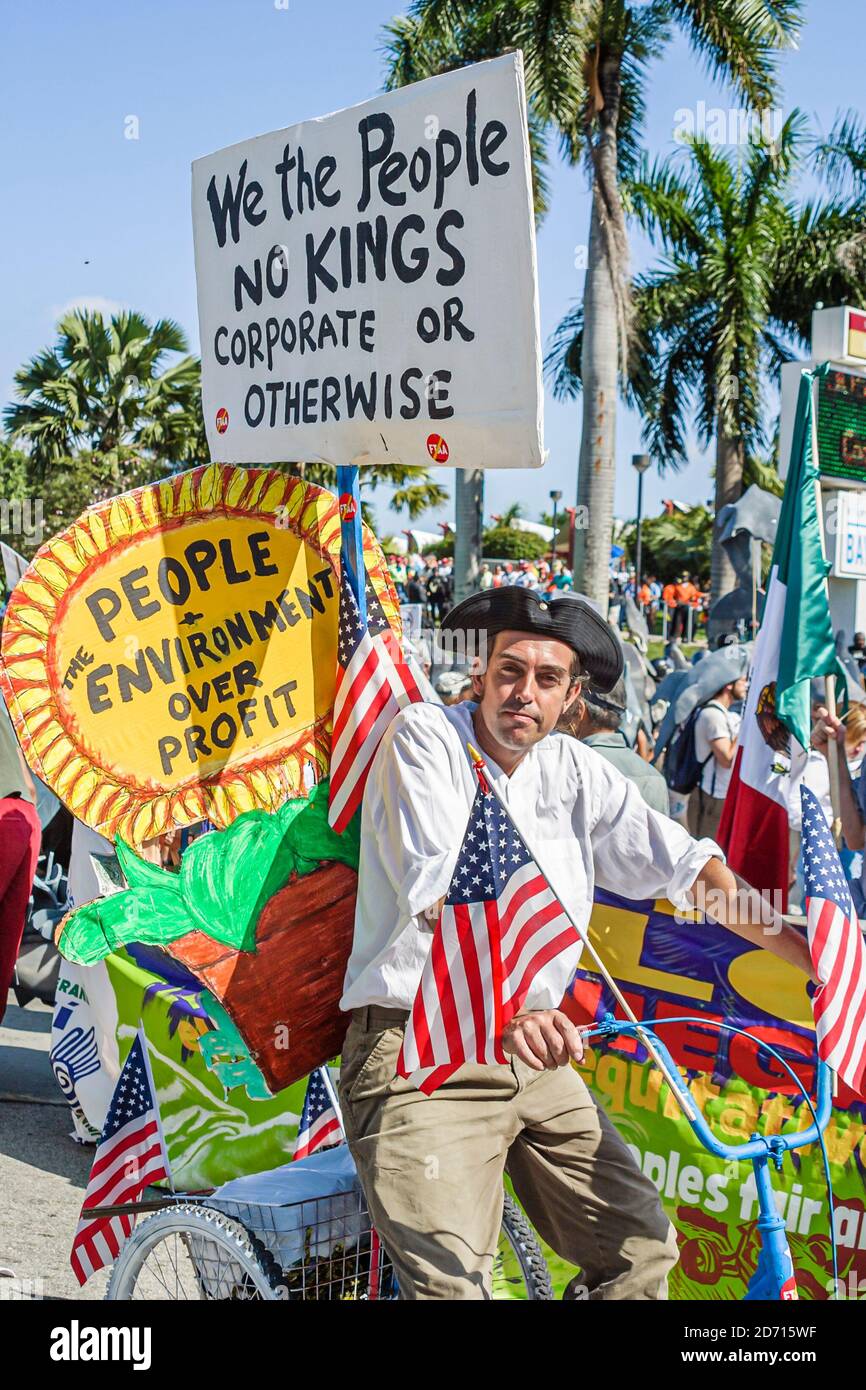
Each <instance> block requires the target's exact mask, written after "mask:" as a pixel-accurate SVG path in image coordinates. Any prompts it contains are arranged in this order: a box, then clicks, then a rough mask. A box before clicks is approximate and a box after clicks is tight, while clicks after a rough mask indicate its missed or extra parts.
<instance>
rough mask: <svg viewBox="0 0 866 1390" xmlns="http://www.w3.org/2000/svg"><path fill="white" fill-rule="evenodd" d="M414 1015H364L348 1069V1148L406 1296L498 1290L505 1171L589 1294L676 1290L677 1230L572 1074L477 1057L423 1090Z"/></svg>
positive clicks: (652, 1295)
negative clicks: (409, 1019)
mask: <svg viewBox="0 0 866 1390" xmlns="http://www.w3.org/2000/svg"><path fill="white" fill-rule="evenodd" d="M404 1018H405V1015H399V1014H396V1013H394V1012H392V1011H390V1010H383V1009H375V1008H369V1009H357V1010H355V1012H354V1014H353V1016H352V1022H351V1025H350V1027H349V1032H348V1034H347V1036H346V1042H345V1044H344V1047H343V1057H342V1069H341V1075H340V1100H341V1104H342V1108H343V1118H344V1122H345V1128H346V1136H347V1138H348V1141H349V1148H350V1149H351V1151H352V1155H353V1157H354V1159H355V1162H356V1164H357V1166H358V1173H359V1175H360V1178H361V1182H362V1184H363V1187H364V1191H365V1194H366V1197H367V1202H368V1204H369V1207H370V1213H371V1216H372V1218H373V1222H374V1224H375V1226H376V1228H377V1230H378V1231H379V1234H380V1236H381V1237H382V1240H383V1242H384V1244H385V1247H386V1248H387V1250H388V1253H389V1255H390V1257H391V1259H392V1260H393V1262H394V1267H395V1270H396V1274H397V1279H398V1282H399V1285H400V1293H401V1297H403V1298H408V1299H433V1298H449V1299H483V1298H489V1297H490V1285H491V1272H492V1266H493V1258H494V1254H495V1251H496V1246H497V1241H498V1238H499V1231H500V1223H501V1219H502V1191H503V1187H502V1183H503V1174H504V1172H505V1171H506V1170H507V1171H508V1174H509V1176H510V1178H511V1180H512V1182H513V1184H514V1190H515V1192H516V1193H517V1196H518V1197H519V1199H520V1202H521V1203H522V1205H523V1207H524V1209H525V1210H526V1213H527V1215H528V1217H529V1219H530V1221H531V1222H532V1224H533V1225H534V1226H535V1229H536V1230H537V1231H538V1233H539V1235H541V1236H542V1237H543V1238H544V1239H545V1240H546V1241H547V1242H548V1244H549V1245H551V1246H552V1247H553V1249H554V1250H555V1251H556V1252H557V1253H558V1254H559V1255H560V1256H561V1257H562V1258H563V1259H565V1260H567V1261H569V1262H570V1263H571V1264H573V1265H576V1266H578V1267H579V1268H580V1269H581V1271H582V1274H581V1279H582V1282H583V1283H584V1284H585V1285H586V1286H587V1287H588V1289H589V1290H590V1297H591V1298H609V1299H659V1298H665V1297H666V1296H667V1273H668V1270H669V1269H670V1268H671V1267H672V1265H674V1264H675V1263H676V1258H677V1245H676V1238H675V1233H674V1230H673V1227H672V1226H671V1224H670V1222H669V1221H668V1219H667V1217H666V1216H665V1214H664V1211H663V1210H662V1206H661V1203H660V1201H659V1196H658V1192H657V1191H656V1188H655V1186H654V1185H653V1183H651V1182H650V1181H649V1179H648V1178H645V1177H644V1176H643V1174H642V1173H641V1172H640V1170H639V1168H638V1167H637V1165H636V1163H635V1161H634V1159H633V1157H632V1155H631V1154H630V1152H629V1150H628V1149H627V1148H626V1146H625V1143H624V1141H623V1140H622V1139H621V1138H620V1135H619V1134H618V1132H617V1130H616V1129H615V1127H614V1125H613V1124H612V1123H611V1121H610V1120H609V1119H608V1118H607V1116H606V1114H605V1113H604V1111H603V1110H602V1109H601V1108H600V1107H599V1106H598V1105H597V1104H596V1102H595V1101H594V1099H593V1097H592V1095H591V1094H590V1092H589V1090H588V1089H587V1087H586V1085H585V1084H584V1082H583V1081H582V1080H581V1078H580V1077H579V1075H578V1074H577V1072H576V1071H575V1070H574V1068H573V1067H561V1068H559V1069H558V1070H557V1071H543V1072H536V1071H533V1070H532V1069H531V1068H529V1067H528V1066H526V1065H525V1064H524V1063H523V1062H521V1061H519V1060H518V1059H516V1058H512V1059H511V1063H510V1065H508V1066H479V1065H475V1064H472V1065H470V1064H466V1065H464V1066H462V1067H461V1068H460V1069H459V1070H458V1071H457V1072H455V1073H454V1075H453V1076H452V1077H451V1079H450V1080H449V1081H447V1082H446V1083H445V1085H443V1086H441V1087H440V1088H439V1090H438V1091H435V1092H434V1093H433V1095H432V1096H425V1095H423V1094H422V1093H421V1092H420V1091H418V1090H417V1089H416V1088H415V1087H414V1086H412V1085H410V1083H409V1082H408V1081H404V1080H403V1079H402V1078H399V1077H397V1076H396V1075H395V1072H396V1066H397V1058H398V1054H399V1051H400V1045H401V1042H402V1037H403V1022H402V1020H403V1019H404Z"/></svg>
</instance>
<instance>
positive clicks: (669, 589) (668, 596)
mask: <svg viewBox="0 0 866 1390" xmlns="http://www.w3.org/2000/svg"><path fill="white" fill-rule="evenodd" d="M661 601H662V603H663V604H664V608H665V612H666V613H667V619H668V629H667V634H668V641H673V626H674V613H675V612H676V607H677V586H676V584H673V583H668V584H665V586H664V588H663V589H662V592H661Z"/></svg>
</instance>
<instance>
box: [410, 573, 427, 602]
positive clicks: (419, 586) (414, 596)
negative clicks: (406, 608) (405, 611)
mask: <svg viewBox="0 0 866 1390" xmlns="http://www.w3.org/2000/svg"><path fill="white" fill-rule="evenodd" d="M406 602H407V603H420V604H421V607H422V608H426V607H427V590H426V589H425V587H424V580H423V579H422V577H421V575H420V574H419V572H418V571H417V570H410V571H409V575H408V578H407V580H406Z"/></svg>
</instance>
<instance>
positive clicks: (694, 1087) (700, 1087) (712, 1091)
mask: <svg viewBox="0 0 866 1390" xmlns="http://www.w3.org/2000/svg"><path fill="white" fill-rule="evenodd" d="M720 1089H721V1088H720V1087H719V1086H714V1085H713V1083H712V1081H711V1080H710V1078H709V1076H707V1075H706V1073H705V1072H700V1073H699V1074H698V1075H697V1076H696V1077H695V1078H694V1079H693V1080H692V1081H690V1082H689V1090H690V1091H691V1093H692V1095H693V1097H694V1099H695V1104H696V1105H697V1106H698V1109H699V1110H701V1111H702V1112H703V1113H704V1114H706V1110H707V1101H710V1100H717V1099H718V1097H719V1092H720Z"/></svg>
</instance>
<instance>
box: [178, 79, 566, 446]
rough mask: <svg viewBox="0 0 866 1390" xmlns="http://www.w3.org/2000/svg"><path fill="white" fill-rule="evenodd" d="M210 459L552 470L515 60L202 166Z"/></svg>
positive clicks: (392, 95)
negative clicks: (545, 435)
mask: <svg viewBox="0 0 866 1390" xmlns="http://www.w3.org/2000/svg"><path fill="white" fill-rule="evenodd" d="M192 210H193V232H194V237H195V258H196V277H197V282H198V305H199V326H200V336H201V345H202V399H203V406H204V418H205V423H206V426H207V435H208V444H209V447H210V452H211V457H212V458H213V459H215V460H221V461H230V462H234V463H261V462H265V463H267V462H276V461H279V460H284V459H308V458H323V459H326V460H328V461H329V462H331V463H335V464H342V465H345V464H349V463H360V462H365V463H372V462H376V463H386V464H387V463H393V464H403V465H423V466H429V465H430V464H431V463H432V464H440V465H445V464H447V465H449V466H450V467H458V468H509V467H510V468H527V467H538V466H539V465H540V464H541V463H542V443H541V439H542V434H541V412H542V406H541V403H542V392H541V378H540V364H541V358H540V346H539V327H538V295H537V285H536V265H535V239H534V226H533V211H532V191H531V178H530V166H529V145H528V135H527V126H526V102H525V96H524V91H523V69H522V57H521V55H520V54H519V53H515V54H509V55H507V56H506V57H503V58H497V59H495V60H493V61H490V62H487V63H481V64H477V65H474V66H471V67H466V68H462V69H460V70H459V71H456V72H451V73H447V74H445V75H444V76H441V77H435V78H431V79H430V80H428V81H426V82H421V83H417V84H414V85H412V86H410V87H405V88H401V89H399V90H397V91H393V92H388V93H386V94H384V95H382V96H379V97H376V98H374V99H373V100H372V101H368V102H365V103H364V104H363V105H361V106H356V107H352V108H350V109H349V110H346V111H340V112H338V113H336V114H335V115H331V116H326V117H324V118H322V119H320V120H314V121H305V122H303V123H301V124H300V125H296V126H292V127H290V128H288V129H286V130H280V131H275V132H272V133H271V134H269V135H262V136H260V137H258V138H257V139H254V140H248V141H245V142H243V143H241V144H238V145H233V146H231V147H230V148H228V149H224V150H220V151H218V152H217V153H215V154H212V155H209V156H207V157H206V158H203V159H199V160H196V161H195V163H194V164H193V176H192Z"/></svg>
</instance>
